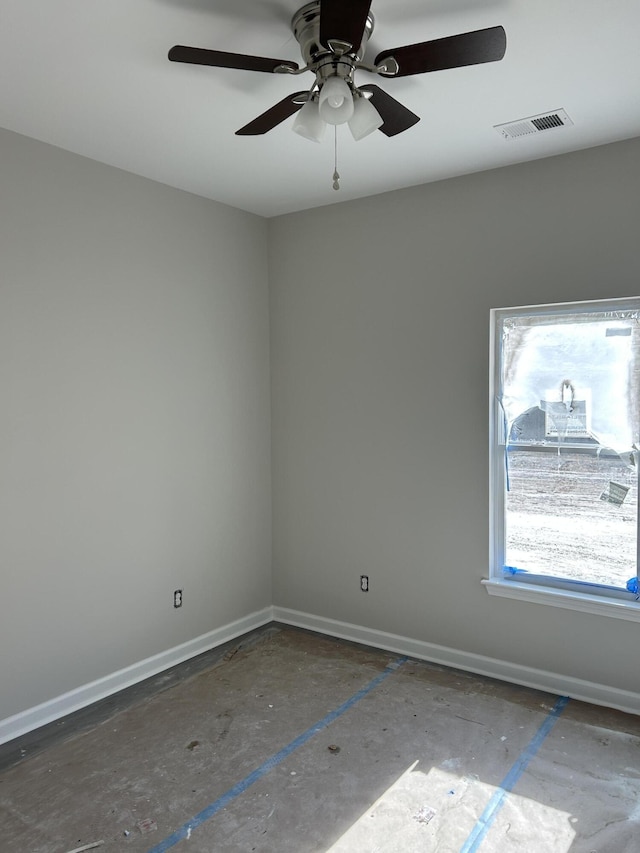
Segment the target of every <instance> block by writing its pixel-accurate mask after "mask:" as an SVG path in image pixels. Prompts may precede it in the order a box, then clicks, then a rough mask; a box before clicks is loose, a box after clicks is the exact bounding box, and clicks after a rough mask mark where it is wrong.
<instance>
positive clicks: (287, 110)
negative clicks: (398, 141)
mask: <svg viewBox="0 0 640 853" xmlns="http://www.w3.org/2000/svg"><path fill="white" fill-rule="evenodd" d="M370 7H371V0H349V2H345V1H344V0H312V2H310V3H307V4H306V5H304V6H302V8H300V9H298V11H297V12H296V13H295V15H294V16H293V18H292V20H291V29H292V30H293V34H294V36H295V38H296V41H297V42H298V44H299V45H300V51H301V53H302V56H303V59H304V62H305V65H304V67H302V68H300V67H299V65H298V63H297V62H293V61H291V60H288V59H269V58H267V57H262V56H249V55H247V54H242V53H228V52H226V51H222V50H207V49H203V48H198V47H185V46H184V45H176V46H175V47H172V48H171V50H170V51H169V59H170V60H171V61H172V62H186V63H190V64H195V65H211V66H215V67H218V68H238V69H244V70H246V71H262V72H268V73H275V74H293V75H297V74H302V73H304V72H306V71H311V72H312V73H313V74H314V75H315V81H314V83H313V85H312V87H311V89H310V90H306V91H303V92H295V93H294V94H292V95H288V96H287V97H286V98H283V99H282V100H281V101H280V102H279V103H277V104H275V105H274V106H273V107H271V108H270V109H268V110H267V111H266V112H264V113H262V115H259V116H258V117H257V118H255V119H254V120H253V121H251V122H249V124H247V125H245V126H244V127H241V128H240V130H237V131H236V134H237V135H239V136H255V135H259V134H263V133H267V131H269V130H272V129H273V128H274V127H276V126H277V125H278V124H280V123H281V122H283V121H284V120H285V119H286V118H289V116H292V115H293V114H294V113H298V111H299V114H298V116H297V118H296V121H295V123H294V126H293V130H295V131H296V132H297V133H299V134H300V135H301V136H304V137H306V138H307V139H311V140H313V141H316V142H320V141H321V139H322V137H323V134H324V131H325V129H326V126H327V124H332V125H338V124H345V123H348V125H349V128H350V130H351V132H352V134H353V136H354V138H355V139H362V138H363V137H364V136H367V135H368V134H369V133H372V132H373V131H374V130H380V131H381V132H382V133H384V134H385V135H386V136H396V135H397V134H398V133H402V132H403V131H405V130H408V129H409V128H410V127H413V125H414V124H416V122H418V121H420V118H419V116H417V115H416V114H415V113H413V112H411V110H409V109H407V107H405V106H403V105H402V104H401V103H400V102H399V101H397V100H396V99H395V98H392V97H391V95H389V94H387V93H386V92H385V91H384V90H383V89H381V88H380V87H379V86H376V85H375V84H366V85H364V86H356V84H355V81H354V75H355V72H356V70H360V69H361V70H364V71H368V72H370V73H373V74H378V75H379V76H381V77H387V78H392V77H406V76H408V75H410V74H425V73H427V72H430V71H441V70H444V69H447V68H460V67H463V66H466V65H478V64H481V63H484V62H496V61H497V60H500V59H502V57H503V56H504V54H505V50H506V43H507V42H506V34H505V31H504V29H503V27H489V28H487V29H482V30H475V31H473V32H468V33H462V34H460V35H454V36H448V37H446V38H440V39H435V40H432V41H425V42H419V43H417V44H410V45H405V46H404V47H397V48H393V49H391V50H383V51H382V52H381V53H379V54H378V55H377V56H376V57H375V59H374V60H373V62H372V63H367V62H365V61H364V55H365V50H366V46H367V42H368V41H369V38H370V37H371V34H372V32H373V28H374V17H373V15H372V14H371V12H370Z"/></svg>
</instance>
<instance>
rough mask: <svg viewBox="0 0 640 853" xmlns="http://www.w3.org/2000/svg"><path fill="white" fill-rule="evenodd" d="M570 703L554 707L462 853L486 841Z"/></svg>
mask: <svg viewBox="0 0 640 853" xmlns="http://www.w3.org/2000/svg"><path fill="white" fill-rule="evenodd" d="M568 703H569V697H568V696H561V697H560V698H559V699H558V701H557V702H556V704H555V705H554V706H553V708H552V709H551V711H549V714H548V715H547V717H546V719H545V720H544V722H543V723H542V725H541V726H540V728H539V729H538V731H537V732H536V733H535V735H534V736H533V737H532V738H531V740H530V741H529V744H528V745H527V746H526V747H525V748H524V749H523V750H522V752H521V753H520V755H519V756H518V758H517V759H516V761H515V763H514V764H513V766H512V767H511V769H510V770H509V772H508V773H507V775H506V776H505V777H504V779H503V780H502V782H501V783H500V787H499V788H498V789H497V790H496V792H495V793H494V795H493V796H492V797H491V799H490V800H489V802H488V803H487V806H486V808H485V810H484V811H483V812H482V814H481V815H480V817H479V818H478V820H477V822H476V825H475V826H474V827H473V829H472V830H471V833H470V835H469V837H468V838H467V840H466V841H465V843H464V844H463V845H462V847H461V848H460V853H475V851H476V850H477V849H478V848H479V846H480V845H481V844H482V841H483V840H484V837H485V835H486V834H487V832H488V831H489V828H490V827H491V824H492V823H493V821H494V820H495V819H496V817H497V815H498V812H499V811H500V809H501V808H502V806H503V804H504V800H505V797H506V796H507V794H508V793H509V792H510V791H512V790H513V788H514V787H515V785H516V783H517V781H518V779H519V778H520V777H521V776H522V774H523V773H524V771H525V770H526V769H527V765H528V764H529V762H530V761H531V759H532V758H533V757H534V755H535V754H536V752H537V751H538V750H539V749H540V746H541V745H542V742H543V741H544V739H545V738H546V737H547V735H548V734H549V732H550V731H551V729H552V728H553V727H554V726H555V724H556V723H557V721H558V717H559V716H560V714H562V712H563V711H564V709H565V708H566V707H567V705H568Z"/></svg>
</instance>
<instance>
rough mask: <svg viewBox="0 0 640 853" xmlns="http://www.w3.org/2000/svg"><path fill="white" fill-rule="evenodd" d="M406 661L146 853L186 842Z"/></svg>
mask: <svg viewBox="0 0 640 853" xmlns="http://www.w3.org/2000/svg"><path fill="white" fill-rule="evenodd" d="M406 661H407V658H406V657H401V658H398V659H397V660H395V661H392V663H390V664H389V666H387V667H386V668H385V669H384V670H383V671H382V672H381V673H380V674H379V675H377V676H376V677H375V678H374V679H373V680H372V681H370V682H369V683H368V684H367V685H366V686H365V687H363V688H362V689H361V690H358V692H357V693H355V694H354V695H353V696H352V697H351V698H350V699H347V701H346V702H343V703H342V705H340V706H339V707H337V708H335V710H333V711H330V712H329V713H328V714H327V715H326V716H325V717H323V718H322V719H321V720H319V721H318V722H317V723H316V724H315V725H313V726H311V728H310V729H307V730H306V732H303V733H302V734H301V735H299V736H298V737H297V738H296V739H295V740H292V741H291V743H290V744H288V745H287V746H285V747H283V749H281V750H280V751H279V752H276V754H275V755H272V756H271V758H268V759H267V760H266V761H265V762H264V763H263V764H261V765H260V767H258V768H256V770H254V771H253V772H252V773H250V774H249V775H248V776H246V777H245V778H244V779H243V780H242V781H241V782H238V784H237V785H234V786H233V788H230V789H229V790H228V791H227V792H226V794H223V795H222V796H221V797H220V798H219V799H217V800H215V802H213V803H211V805H209V806H207V807H206V808H205V809H203V810H202V811H201V812H199V813H198V814H197V815H195V817H193V818H191V820H189V821H187V823H185V824H183V826H181V827H180V829H177V830H176V831H175V832H174V833H173V834H172V835H170V836H169V837H168V838H165V840H164V841H161V842H160V844H157V845H156V846H155V847H152V848H151V850H149V853H164V851H165V850H169V849H170V848H171V847H174V846H175V845H176V844H177V843H178V842H179V841H182V839H183V838H188V837H189V836H190V835H191V833H192V832H193V830H194V829H196V828H197V827H199V826H201V824H203V823H205V821H207V820H209V819H210V818H212V817H213V816H214V815H215V814H217V813H218V812H219V811H220V810H221V809H223V808H225V807H226V806H228V805H229V803H230V802H232V801H233V800H235V798H236V797H238V796H240V794H243V793H244V792H245V791H246V790H247V788H249V787H251V785H253V784H254V782H257V781H258V780H259V779H262V777H263V776H265V775H266V774H267V773H269V771H270V770H273V768H274V767H277V765H278V764H280V763H281V762H282V761H284V760H285V758H288V757H289V756H290V755H291V754H292V753H293V752H295V751H296V749H298V748H299V747H301V746H303V745H304V744H305V743H306V742H307V741H308V740H311V738H312V737H314V736H315V735H317V734H318V732H321V731H322V730H323V729H326V727H327V726H328V725H330V724H331V723H332V722H333V721H334V720H337V719H338V717H341V716H342V715H343V714H344V713H345V712H346V711H348V710H349V709H350V708H352V707H353V706H354V705H355V704H356V703H357V702H359V701H360V700H361V699H363V698H364V697H365V696H366V695H367V694H368V693H371V691H372V690H375V688H376V687H377V686H378V685H379V684H381V683H382V682H383V681H384V680H385V678H388V677H389V676H390V675H391V674H392V673H393V672H395V671H396V670H397V669H398V668H399V667H400V666H402V664H403V663H406Z"/></svg>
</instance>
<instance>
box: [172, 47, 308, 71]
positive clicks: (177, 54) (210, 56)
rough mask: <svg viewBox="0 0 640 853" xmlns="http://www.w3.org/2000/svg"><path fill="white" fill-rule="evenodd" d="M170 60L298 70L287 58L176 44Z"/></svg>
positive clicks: (221, 66) (248, 68)
mask: <svg viewBox="0 0 640 853" xmlns="http://www.w3.org/2000/svg"><path fill="white" fill-rule="evenodd" d="M169 59H170V60H171V61H172V62H188V63H190V64H191V65H213V66H215V67H216V68H240V69H242V70H243V71H267V72H274V71H275V70H276V68H278V67H282V66H284V67H286V68H290V69H291V70H292V71H297V70H298V63H297V62H291V60H289V59H267V57H265V56H248V55H247V54H245V53H227V52H226V51H224V50H206V49H205V48H202V47H185V46H184V45H182V44H177V45H175V47H172V48H171V50H170V51H169Z"/></svg>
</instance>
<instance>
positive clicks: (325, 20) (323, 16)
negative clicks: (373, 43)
mask: <svg viewBox="0 0 640 853" xmlns="http://www.w3.org/2000/svg"><path fill="white" fill-rule="evenodd" d="M370 8H371V0H349V2H347V3H345V2H344V0H321V3H320V36H319V41H320V44H321V45H322V46H323V47H329V46H330V42H332V41H338V42H348V44H350V45H351V46H352V47H353V49H354V50H357V49H358V48H359V47H360V45H361V44H362V36H363V34H364V28H365V25H366V23H367V15H368V14H369V9H370Z"/></svg>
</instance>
